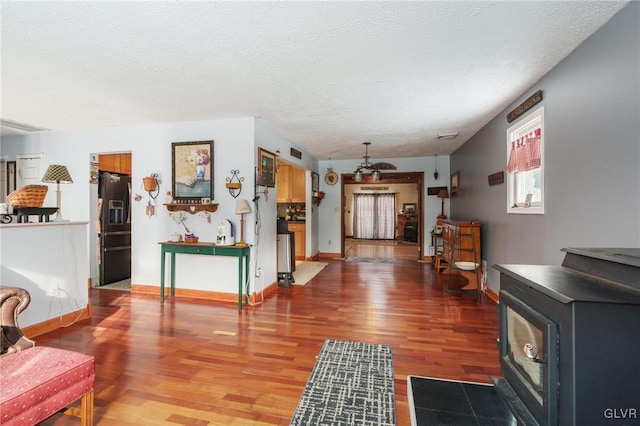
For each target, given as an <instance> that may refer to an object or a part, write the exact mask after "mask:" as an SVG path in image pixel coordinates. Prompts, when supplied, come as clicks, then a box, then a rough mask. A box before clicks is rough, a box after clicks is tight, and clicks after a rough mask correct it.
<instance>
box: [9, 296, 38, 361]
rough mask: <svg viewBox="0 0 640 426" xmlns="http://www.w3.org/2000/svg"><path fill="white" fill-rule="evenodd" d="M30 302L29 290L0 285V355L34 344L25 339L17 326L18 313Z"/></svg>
mask: <svg viewBox="0 0 640 426" xmlns="http://www.w3.org/2000/svg"><path fill="white" fill-rule="evenodd" d="M30 302H31V296H30V295H29V292H28V291H26V290H24V289H22V288H18V287H0V325H1V326H2V330H1V331H0V337H1V341H2V348H1V351H0V355H7V354H11V353H15V352H19V351H21V350H23V349H26V348H31V347H34V346H35V345H36V343H35V342H34V341H33V340H29V339H27V338H26V337H25V336H24V335H23V334H22V331H21V330H20V327H19V326H18V314H20V312H22V311H24V310H25V309H27V306H29V303H30Z"/></svg>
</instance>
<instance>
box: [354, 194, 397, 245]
mask: <svg viewBox="0 0 640 426" xmlns="http://www.w3.org/2000/svg"><path fill="white" fill-rule="evenodd" d="M395 229H396V195H395V194H353V238H360V239H367V240H392V239H394V237H395Z"/></svg>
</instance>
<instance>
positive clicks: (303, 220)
mask: <svg viewBox="0 0 640 426" xmlns="http://www.w3.org/2000/svg"><path fill="white" fill-rule="evenodd" d="M280 219H282V220H285V219H284V218H280ZM306 222H307V221H306V219H297V220H287V223H306Z"/></svg>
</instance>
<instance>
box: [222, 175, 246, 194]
mask: <svg viewBox="0 0 640 426" xmlns="http://www.w3.org/2000/svg"><path fill="white" fill-rule="evenodd" d="M239 174H240V170H231V177H228V178H226V181H227V183H226V184H225V186H226V187H227V189H228V190H229V194H231V196H232V197H233V198H238V196H239V195H240V193H241V192H242V182H244V178H243V177H240V176H238V175H239Z"/></svg>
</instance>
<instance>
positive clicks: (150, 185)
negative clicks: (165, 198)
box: [142, 173, 162, 200]
mask: <svg viewBox="0 0 640 426" xmlns="http://www.w3.org/2000/svg"><path fill="white" fill-rule="evenodd" d="M158 176H159V175H158V173H151V175H150V176H147V177H144V178H142V186H143V187H144V190H145V191H147V193H148V194H149V197H151V198H152V199H153V200H155V199H156V198H158V194H160V184H161V183H162V181H161V180H160V179H158Z"/></svg>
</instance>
